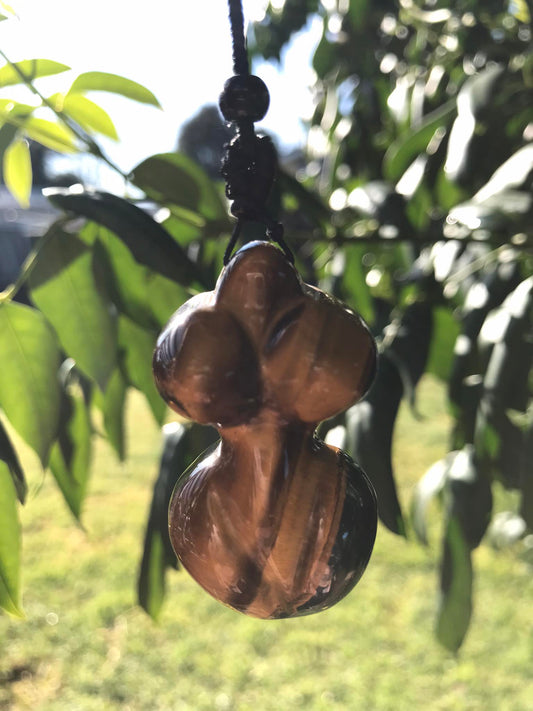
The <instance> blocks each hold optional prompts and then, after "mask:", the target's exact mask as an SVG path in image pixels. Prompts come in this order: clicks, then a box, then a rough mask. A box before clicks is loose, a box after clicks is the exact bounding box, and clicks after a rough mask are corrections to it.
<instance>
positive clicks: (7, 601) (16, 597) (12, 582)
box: [0, 461, 24, 617]
mask: <svg viewBox="0 0 533 711" xmlns="http://www.w3.org/2000/svg"><path fill="white" fill-rule="evenodd" d="M0 511H1V512H2V525H1V526H0V607H2V608H3V609H4V610H6V612H9V613H10V614H12V615H16V616H17V617H23V616H24V613H23V612H22V608H21V603H20V552H21V530H20V523H19V519H18V511H17V494H16V491H15V487H14V485H13V480H12V478H11V475H10V473H9V469H8V467H7V465H6V464H4V462H1V461H0Z"/></svg>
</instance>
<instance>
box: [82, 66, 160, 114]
mask: <svg viewBox="0 0 533 711" xmlns="http://www.w3.org/2000/svg"><path fill="white" fill-rule="evenodd" d="M87 91H108V92H111V93H112V94H119V95H120V96H125V97H126V98H127V99H133V100H134V101H139V102H140V103H142V104H150V105H152V106H156V107H157V108H160V104H159V101H158V100H157V99H156V98H155V96H154V95H153V94H152V92H151V91H149V90H148V89H147V88H146V87H144V86H142V85H141V84H138V83H137V82H136V81H132V80H131V79H126V78H125V77H121V76H118V75H117V74H109V73H107V72H84V73H83V74H80V75H79V76H78V77H77V78H76V79H75V80H74V82H73V83H72V86H71V87H70V89H69V92H68V93H69V94H85V92H87Z"/></svg>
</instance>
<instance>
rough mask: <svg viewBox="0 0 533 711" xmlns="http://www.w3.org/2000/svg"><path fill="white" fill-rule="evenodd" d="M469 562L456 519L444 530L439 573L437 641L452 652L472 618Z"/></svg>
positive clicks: (467, 547)
mask: <svg viewBox="0 0 533 711" xmlns="http://www.w3.org/2000/svg"><path fill="white" fill-rule="evenodd" d="M472 581H473V570H472V559H471V553H470V548H469V546H468V544H467V543H466V541H465V540H464V538H463V536H462V533H461V526H460V524H459V522H458V521H457V519H456V518H454V517H451V518H450V519H449V521H448V523H447V526H446V532H445V535H444V541H443V553H442V561H441V571H440V601H439V609H438V613H437V626H436V632H437V639H438V640H439V642H440V643H441V644H442V645H443V646H444V647H446V649H449V650H450V651H451V652H457V650H458V649H459V647H460V646H461V645H462V643H463V640H464V638H465V635H466V632H467V630H468V627H469V625H470V619H471V617H472Z"/></svg>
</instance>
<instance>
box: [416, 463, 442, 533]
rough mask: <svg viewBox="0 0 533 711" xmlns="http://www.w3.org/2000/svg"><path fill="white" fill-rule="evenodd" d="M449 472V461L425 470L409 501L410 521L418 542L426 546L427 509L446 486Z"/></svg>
mask: <svg viewBox="0 0 533 711" xmlns="http://www.w3.org/2000/svg"><path fill="white" fill-rule="evenodd" d="M448 470H449V459H448V458H447V457H446V458H445V459H440V460H439V461H438V462H435V464H432V465H431V467H430V468H429V469H428V470H427V472H426V473H425V474H424V476H423V477H422V478H421V479H420V481H419V482H418V483H417V484H416V486H415V488H414V491H413V498H412V500H411V521H412V523H413V529H414V532H415V534H416V536H417V538H418V540H419V541H420V542H421V543H423V544H424V545H426V546H427V545H428V535H427V526H426V519H427V515H426V514H427V509H428V506H429V504H430V503H431V501H432V500H433V499H434V498H435V497H436V496H437V495H438V494H440V493H441V491H442V490H443V488H444V485H445V484H446V478H447V475H448Z"/></svg>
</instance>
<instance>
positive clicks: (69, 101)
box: [61, 94, 118, 141]
mask: <svg viewBox="0 0 533 711" xmlns="http://www.w3.org/2000/svg"><path fill="white" fill-rule="evenodd" d="M61 110H62V111H63V112H64V113H65V114H67V115H68V116H70V118H72V119H74V121H76V122H77V123H79V125H80V126H82V127H83V128H85V129H86V130H88V131H90V132H95V133H101V134H102V135H103V136H107V137H108V138H112V139H113V140H114V141H116V140H118V135H117V130H116V128H115V125H114V124H113V121H112V120H111V118H110V116H109V114H108V113H107V111H104V109H103V108H102V107H101V106H99V105H98V104H96V103H95V102H94V101H91V100H90V99H88V98H87V97H86V96H83V94H67V95H66V96H65V97H63V101H62V107H61Z"/></svg>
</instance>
